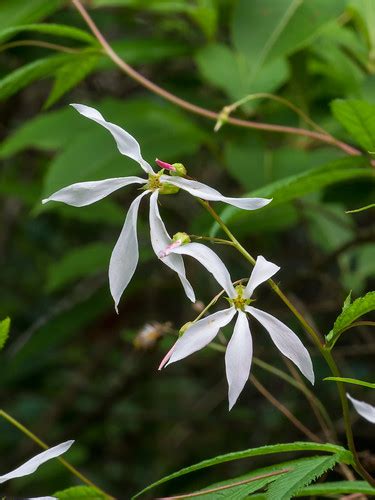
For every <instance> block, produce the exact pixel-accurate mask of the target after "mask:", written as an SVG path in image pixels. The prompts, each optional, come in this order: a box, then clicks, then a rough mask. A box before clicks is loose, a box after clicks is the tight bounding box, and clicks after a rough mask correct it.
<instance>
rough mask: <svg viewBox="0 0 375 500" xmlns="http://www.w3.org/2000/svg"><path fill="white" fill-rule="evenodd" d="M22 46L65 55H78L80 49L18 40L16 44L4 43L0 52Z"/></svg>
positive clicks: (36, 41)
mask: <svg viewBox="0 0 375 500" xmlns="http://www.w3.org/2000/svg"><path fill="white" fill-rule="evenodd" d="M23 46H30V47H42V48H43V49H50V50H57V51H58V52H66V53H67V54H78V53H79V52H81V50H80V49H73V48H71V47H65V45H59V44H57V43H51V42H44V41H43V40H18V41H16V42H9V43H5V44H4V45H0V52H3V51H4V50H7V49H12V48H13V47H23Z"/></svg>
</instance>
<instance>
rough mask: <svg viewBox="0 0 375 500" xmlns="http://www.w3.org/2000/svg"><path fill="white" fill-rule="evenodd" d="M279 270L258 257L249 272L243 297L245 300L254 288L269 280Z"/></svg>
mask: <svg viewBox="0 0 375 500" xmlns="http://www.w3.org/2000/svg"><path fill="white" fill-rule="evenodd" d="M279 269H280V268H279V266H277V265H276V264H273V263H272V262H268V260H266V259H265V258H264V257H262V256H261V255H259V256H258V257H257V260H256V262H255V266H254V269H253V270H252V272H251V275H250V278H249V281H248V282H247V285H246V288H245V291H244V296H245V297H247V298H249V297H251V296H252V294H253V292H254V290H255V288H256V287H257V286H258V285H260V284H261V283H263V282H264V281H267V280H268V279H270V278H271V277H272V276H273V275H274V274H276V273H277V271H278V270H279Z"/></svg>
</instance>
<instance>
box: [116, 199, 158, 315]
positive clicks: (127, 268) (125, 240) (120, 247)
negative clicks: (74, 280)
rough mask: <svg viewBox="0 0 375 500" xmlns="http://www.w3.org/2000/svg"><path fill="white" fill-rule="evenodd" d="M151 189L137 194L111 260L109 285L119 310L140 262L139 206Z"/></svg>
mask: <svg viewBox="0 0 375 500" xmlns="http://www.w3.org/2000/svg"><path fill="white" fill-rule="evenodd" d="M147 193H149V191H145V192H144V193H142V194H140V195H139V196H137V198H136V199H135V200H134V201H133V203H132V204H131V205H130V208H129V211H128V213H127V215H126V219H125V223H124V226H123V228H122V231H121V233H120V237H119V239H118V240H117V243H116V245H115V247H114V249H113V251H112V255H111V260H110V262H109V287H110V290H111V294H112V297H113V300H114V301H115V309H116V311H117V312H118V308H117V306H118V303H119V302H120V298H121V295H122V294H123V292H124V290H125V288H126V287H127V286H128V284H129V281H130V280H131V279H132V277H133V274H134V272H135V269H136V267H137V264H138V258H139V253H138V238H137V217H138V208H139V204H140V202H141V199H142V198H143V196H145V195H146V194H147Z"/></svg>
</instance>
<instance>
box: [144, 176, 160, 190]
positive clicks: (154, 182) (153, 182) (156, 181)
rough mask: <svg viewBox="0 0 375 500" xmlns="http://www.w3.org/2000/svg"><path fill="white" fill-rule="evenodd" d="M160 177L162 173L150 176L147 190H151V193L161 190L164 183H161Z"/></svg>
mask: <svg viewBox="0 0 375 500" xmlns="http://www.w3.org/2000/svg"><path fill="white" fill-rule="evenodd" d="M160 176H161V172H159V173H158V174H155V175H154V174H149V176H148V182H147V184H146V189H149V190H150V191H156V190H157V189H160V188H161V186H162V183H161V182H160Z"/></svg>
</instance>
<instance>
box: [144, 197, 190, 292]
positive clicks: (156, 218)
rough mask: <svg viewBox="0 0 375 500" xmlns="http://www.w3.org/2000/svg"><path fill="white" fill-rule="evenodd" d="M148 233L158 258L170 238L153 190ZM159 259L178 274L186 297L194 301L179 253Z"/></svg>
mask: <svg viewBox="0 0 375 500" xmlns="http://www.w3.org/2000/svg"><path fill="white" fill-rule="evenodd" d="M150 234H151V244H152V248H153V249H154V252H155V253H156V255H157V257H158V258H159V254H160V252H162V251H163V250H164V249H165V248H166V247H167V246H168V245H169V244H170V243H171V242H172V239H171V237H170V236H169V234H168V232H167V230H166V228H165V225H164V222H163V221H162V218H161V217H160V213H159V207H158V191H154V192H153V193H152V195H151V198H150ZM160 260H161V261H162V262H164V264H166V265H167V266H168V267H169V268H171V269H172V271H175V272H176V273H177V274H178V277H179V278H180V280H181V283H182V286H183V287H184V290H185V293H186V295H187V297H188V298H189V299H190V300H191V301H192V302H195V295H194V290H193V289H192V287H191V285H190V283H189V281H188V280H187V279H186V273H185V265H184V261H183V260H182V257H181V255H174V254H169V255H167V256H166V257H164V258H163V259H160Z"/></svg>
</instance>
